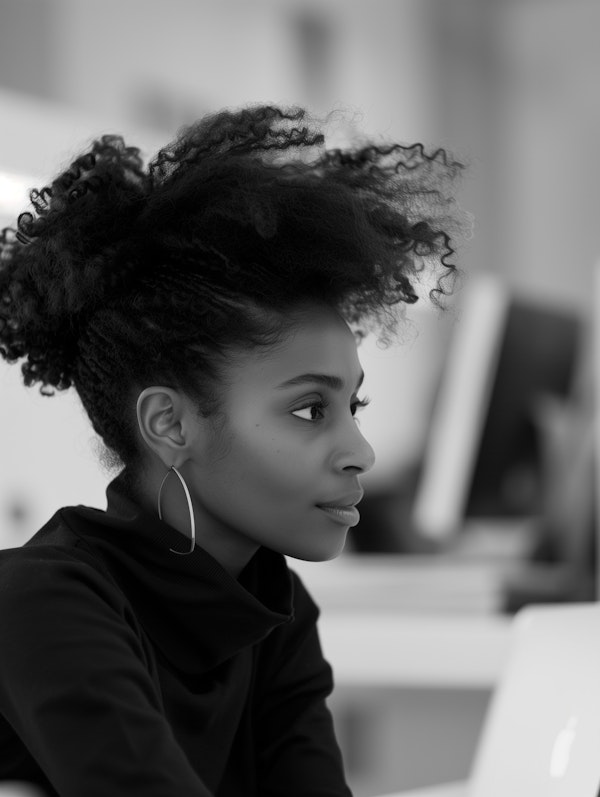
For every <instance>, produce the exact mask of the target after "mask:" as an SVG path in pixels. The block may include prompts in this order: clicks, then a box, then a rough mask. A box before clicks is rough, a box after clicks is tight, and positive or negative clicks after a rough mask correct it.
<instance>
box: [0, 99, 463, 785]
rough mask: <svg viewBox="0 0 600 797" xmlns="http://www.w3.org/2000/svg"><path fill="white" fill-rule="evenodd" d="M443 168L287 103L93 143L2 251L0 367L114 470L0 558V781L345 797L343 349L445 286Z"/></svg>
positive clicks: (350, 522) (354, 387)
mask: <svg viewBox="0 0 600 797" xmlns="http://www.w3.org/2000/svg"><path fill="white" fill-rule="evenodd" d="M459 169H460V167H459V165H458V164H456V163H453V162H451V161H449V160H448V159H447V158H446V155H445V153H443V152H441V151H440V152H438V153H436V154H434V155H431V156H429V155H427V154H425V152H424V151H423V148H422V147H421V146H419V145H417V146H415V147H412V148H405V147H401V146H399V145H394V146H389V147H376V146H360V147H357V148H355V149H354V150H347V151H339V150H336V151H327V150H326V149H325V146H324V135H323V132H322V130H321V129H320V128H319V126H318V125H316V124H313V123H311V122H309V121H308V120H307V115H306V114H305V112H304V111H303V110H301V109H291V110H288V109H280V108H276V107H270V106H268V107H267V106H264V107H252V108H246V109H242V110H240V111H233V112H227V111H225V112H221V113H219V114H216V115H214V116H209V117H207V118H205V119H203V120H201V121H200V122H198V123H197V124H196V125H194V126H192V127H190V128H188V129H186V130H184V131H183V132H182V134H181V135H180V137H179V138H178V140H177V141H176V142H175V143H174V144H173V145H171V146H169V147H167V148H165V149H164V150H162V151H161V152H160V153H159V154H158V155H157V157H156V158H155V159H154V161H153V162H152V163H151V164H150V165H149V168H148V169H147V170H146V169H145V168H144V166H143V164H142V161H141V159H140V157H139V152H138V150H137V149H134V148H131V147H127V146H125V144H124V142H123V141H122V139H121V138H119V137H117V136H105V137H103V138H102V139H100V140H99V141H97V142H95V143H94V144H93V146H92V148H91V150H90V151H89V152H88V153H86V154H84V155H82V156H81V157H79V158H77V159H76V160H75V161H74V162H73V164H72V165H71V166H70V167H69V168H68V169H67V170H66V171H65V172H64V173H62V174H60V175H59V176H58V177H57V178H56V179H55V180H54V182H53V183H52V185H51V186H50V187H49V188H44V189H42V190H41V191H39V192H36V191H34V192H32V195H31V199H32V203H33V206H34V210H35V213H26V214H23V215H22V216H21V217H20V218H19V222H18V225H17V228H16V229H14V230H10V229H9V230H5V231H4V235H3V242H2V259H1V261H0V263H1V268H0V352H1V353H2V355H3V357H4V358H5V359H6V360H8V361H9V362H14V361H17V360H24V362H23V365H22V368H23V374H24V381H25V384H27V385H31V384H34V383H40V384H41V389H42V391H43V392H47V393H52V392H53V389H58V390H63V389H66V388H68V387H70V386H73V387H74V388H75V389H76V390H77V392H78V394H79V396H80V398H81V401H82V403H83V405H84V407H85V409H86V411H87V413H88V415H89V417H90V420H91V422H92V424H93V427H94V429H95V430H96V432H97V433H98V434H99V435H100V436H101V438H102V439H103V441H104V443H105V445H106V450H107V457H108V458H109V459H110V460H111V462H112V464H114V465H116V466H117V467H118V468H119V470H120V473H119V475H118V476H117V478H116V479H115V480H114V481H113V482H112V483H111V484H110V485H109V487H108V490H107V499H108V501H107V509H106V511H100V510H97V509H91V508H87V507H83V506H77V507H66V508H63V509H61V510H60V511H59V512H57V513H56V515H55V516H54V517H53V518H52V519H51V520H50V521H49V522H48V523H47V524H46V525H45V526H44V527H43V528H42V529H41V530H40V531H39V532H38V533H37V534H36V535H35V536H34V537H33V538H32V539H31V540H30V541H29V542H27V543H26V544H25V545H24V546H23V547H21V548H18V549H13V550H9V551H5V552H3V553H2V555H1V557H0V583H1V588H0V634H1V639H2V652H1V654H0V715H1V717H0V741H1V747H0V750H1V752H0V779H4V780H20V781H28V782H31V783H35V784H38V785H40V786H41V787H43V788H44V789H45V790H46V791H47V792H48V793H49V794H59V795H61V797H70V795H73V797H75V796H77V797H81V795H86V797H93V796H94V795H103V797H105V796H106V795H111V797H118V796H119V795H132V794H140V795H144V797H151V795H157V797H158V795H160V797H169V796H170V795H173V797H175V795H177V797H182V795H189V796H190V797H191V796H192V795H194V796H197V797H208V795H221V796H222V797H234V795H236V796H237V795H240V796H241V795H244V797H250V795H260V797H267V796H268V795H287V796H288V797H289V795H303V796H304V797H306V795H322V796H323V797H324V796H325V795H348V794H349V790H348V787H347V785H346V783H345V779H344V774H343V766H342V762H341V757H340V753H339V749H338V747H337V744H336V741H335V737H334V731H333V727H332V722H331V717H330V714H329V712H328V709H327V707H326V703H325V701H326V698H327V696H328V695H329V693H330V691H331V689H332V676H331V671H330V668H329V666H328V664H327V663H326V662H325V661H324V659H323V657H322V654H321V649H320V646H319V640H318V634H317V626H316V622H317V615H318V609H317V607H316V606H315V604H314V602H313V601H312V600H311V598H310V596H309V595H308V593H307V592H306V590H305V588H304V587H303V585H302V583H301V582H300V580H299V579H298V578H297V576H296V575H294V574H293V573H292V572H291V571H290V570H288V568H287V565H286V560H285V558H284V555H288V556H291V557H296V558H300V559H306V560H314V561H322V560H327V559H331V558H333V557H335V556H337V555H338V554H339V553H340V552H341V551H342V549H343V547H344V542H345V539H346V535H347V533H348V530H349V528H350V527H352V526H354V525H356V523H357V522H358V511H357V509H356V505H357V504H358V502H359V501H360V499H361V496H362V489H361V486H360V477H361V475H362V474H363V473H364V472H366V471H367V470H368V469H369V468H370V467H371V465H372V464H373V459H374V454H373V451H372V449H371V447H370V446H369V444H368V443H367V441H366V440H365V439H364V438H363V436H362V435H361V433H360V429H359V427H358V426H357V424H356V420H355V414H356V412H357V411H358V410H359V409H360V408H361V406H363V405H364V403H365V400H364V399H363V398H361V396H360V394H359V389H360V385H361V382H362V379H363V374H362V370H361V367H360V363H359V360H358V356H357V341H358V339H359V338H360V335H361V334H364V333H365V332H366V331H368V330H369V329H373V330H375V331H376V332H377V333H378V334H379V336H380V337H381V338H382V339H384V340H385V339H387V338H389V337H390V335H391V334H393V332H394V329H395V327H396V325H397V324H398V320H399V318H400V316H401V313H400V312H399V308H401V307H402V306H403V304H405V303H412V302H414V301H416V298H417V296H416V293H415V290H414V287H413V282H414V278H415V277H416V275H417V274H418V272H419V271H420V270H421V269H422V268H423V266H424V264H426V263H428V262H429V263H435V262H437V263H438V264H440V263H441V266H442V270H443V272H444V273H445V274H446V275H447V276H449V277H450V282H449V283H447V284H444V283H443V280H444V275H443V274H442V277H441V278H440V281H439V282H438V283H437V286H436V288H435V289H434V291H433V298H434V299H436V297H440V296H442V295H443V294H444V293H445V292H448V291H449V289H450V288H451V283H452V277H453V276H454V266H453V265H451V264H449V263H448V261H447V258H448V256H449V255H451V254H452V249H451V247H450V238H449V230H450V226H449V225H451V224H452V208H453V205H452V197H451V194H450V193H449V189H450V188H451V185H452V182H453V180H454V178H455V177H456V175H457V173H458V171H459Z"/></svg>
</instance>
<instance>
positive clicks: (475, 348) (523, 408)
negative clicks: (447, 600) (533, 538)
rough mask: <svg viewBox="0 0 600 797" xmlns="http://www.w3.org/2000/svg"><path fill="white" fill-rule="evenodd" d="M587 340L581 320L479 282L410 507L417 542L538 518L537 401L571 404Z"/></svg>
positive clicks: (451, 358) (465, 310) (459, 332)
mask: <svg viewBox="0 0 600 797" xmlns="http://www.w3.org/2000/svg"><path fill="white" fill-rule="evenodd" d="M581 333H582V322H581V319H580V317H579V316H578V314H577V313H575V312H570V311H568V310H565V309H563V308H555V307H550V306H547V305H544V304H540V303H536V302H533V301H531V300H529V299H526V298H523V297H519V296H517V295H516V294H515V293H514V292H511V291H510V290H509V289H508V288H507V287H506V286H505V285H504V284H502V283H501V282H500V281H499V280H498V279H496V278H494V277H492V276H490V275H485V276H482V277H480V278H477V279H473V281H472V284H471V285H470V286H469V288H468V289H467V290H466V293H465V297H464V301H463V304H462V309H461V311H460V317H459V320H458V322H457V324H456V327H455V333H454V337H453V340H452V341H451V344H450V347H449V352H448V357H447V360H446V364H445V367H444V369H443V371H442V375H441V380H440V384H439V388H438V391H437V394H436V399H435V402H434V406H433V413H432V418H431V424H430V428H429V434H428V438H427V441H426V446H425V453H424V458H423V463H422V468H421V472H420V477H419V482H418V485H417V490H416V495H415V499H414V504H413V523H414V527H415V529H416V530H417V531H418V532H419V533H420V534H422V535H423V536H425V537H428V538H431V539H434V540H443V539H445V538H447V537H448V536H450V535H452V534H454V533H455V532H456V531H457V529H459V528H460V527H461V526H462V525H463V523H464V521H465V518H467V517H494V518H502V517H515V516H527V515H533V514H536V513H537V512H538V511H539V510H540V502H541V500H542V486H541V470H540V469H541V464H542V463H541V452H540V440H539V429H538V428H537V425H536V402H538V401H539V400H540V398H541V397H544V396H548V395H553V396H560V397H567V396H568V394H569V392H570V390H571V384H572V380H573V377H574V371H575V365H576V362H577V357H578V351H579V346H580V340H581Z"/></svg>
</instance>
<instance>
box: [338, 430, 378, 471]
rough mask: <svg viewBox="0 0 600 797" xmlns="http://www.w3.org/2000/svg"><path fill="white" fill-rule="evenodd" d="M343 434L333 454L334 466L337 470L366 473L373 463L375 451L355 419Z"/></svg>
mask: <svg viewBox="0 0 600 797" xmlns="http://www.w3.org/2000/svg"><path fill="white" fill-rule="evenodd" d="M351 423H352V426H351V427H348V431H346V433H345V434H344V436H343V438H342V440H341V443H340V446H339V449H338V451H337V452H336V455H335V466H336V468H337V469H338V470H350V469H352V470H356V471H357V472H359V473H366V471H368V470H370V469H371V468H372V467H373V465H374V463H375V452H374V451H373V448H372V447H371V444H370V443H369V441H368V440H367V439H366V437H365V436H364V435H363V434H362V432H361V431H360V429H359V428H358V425H357V423H356V421H354V420H353V421H352V422H351Z"/></svg>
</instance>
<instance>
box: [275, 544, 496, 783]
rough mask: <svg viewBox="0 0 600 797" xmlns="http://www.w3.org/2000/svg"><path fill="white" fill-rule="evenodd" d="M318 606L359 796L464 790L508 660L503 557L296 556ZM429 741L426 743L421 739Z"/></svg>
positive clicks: (337, 718)
mask: <svg viewBox="0 0 600 797" xmlns="http://www.w3.org/2000/svg"><path fill="white" fill-rule="evenodd" d="M290 566H291V567H292V569H294V570H296V572H298V574H299V575H300V577H301V578H302V580H303V581H304V583H305V584H306V586H307V588H308V590H309V591H310V593H311V594H312V595H313V597H314V599H315V601H316V602H317V604H318V605H319V606H320V608H321V617H320V619H319V633H320V637H321V643H322V646H323V651H324V654H325V657H326V658H327V660H328V661H329V662H330V664H331V665H332V668H333V672H334V678H335V684H336V689H335V691H334V694H333V697H332V701H331V708H332V711H333V714H334V719H335V721H336V727H337V729H338V736H339V739H340V743H341V745H342V750H343V753H344V758H345V761H346V765H347V772H348V778H349V781H350V784H351V786H352V788H353V790H354V793H355V794H357V795H361V794H374V793H381V794H385V792H386V791H388V792H391V790H392V789H394V788H395V789H402V788H403V787H404V789H405V792H404V793H402V792H399V793H398V797H400V795H401V797H464V794H465V792H464V786H463V787H459V786H457V785H454V784H453V785H449V786H444V787H443V789H442V787H440V788H436V789H431V788H428V789H420V790H417V791H414V790H413V791H406V789H408V788H411V787H413V786H414V785H416V784H419V783H432V782H433V783H444V782H452V781H457V780H459V779H460V778H465V777H467V776H468V772H469V768H470V764H471V760H472V755H473V752H474V749H475V744H476V741H477V738H478V733H479V728H480V727H481V723H482V721H483V717H484V715H485V711H486V708H487V701H488V700H489V695H490V693H491V692H492V690H493V688H494V686H495V684H496V683H497V681H498V678H499V676H500V674H501V672H502V668H503V666H504V662H505V660H506V657H507V654H508V649H509V639H510V633H511V619H512V618H511V617H509V616H508V615H505V614H502V613H500V611H499V609H500V607H501V605H502V600H503V585H504V577H505V575H506V569H508V565H507V564H505V565H501V566H499V567H497V566H495V565H493V564H489V563H476V562H465V561H459V560H457V559H456V558H452V559H447V558H444V557H437V558H432V557H427V558H425V557H419V556H417V557H414V556H406V557H402V556H378V555H375V556H373V555H368V556H364V555H361V556H353V555H349V556H342V557H340V558H339V559H338V560H335V561H333V562H327V563H312V562H298V561H292V562H290ZM424 740H427V744H424Z"/></svg>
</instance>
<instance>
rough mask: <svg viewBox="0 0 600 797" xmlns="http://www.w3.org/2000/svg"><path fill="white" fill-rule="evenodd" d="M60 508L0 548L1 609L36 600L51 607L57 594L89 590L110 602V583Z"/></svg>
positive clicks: (112, 589)
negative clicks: (17, 541) (20, 540)
mask: <svg viewBox="0 0 600 797" xmlns="http://www.w3.org/2000/svg"><path fill="white" fill-rule="evenodd" d="M63 512H64V510H62V509H61V510H59V511H58V512H56V514H55V515H53V517H52V518H50V520H49V521H48V522H47V523H46V524H45V525H44V526H42V528H41V529H40V530H39V531H38V532H36V533H35V534H34V535H33V537H31V539H29V540H28V541H27V542H26V543H24V544H23V545H21V546H20V547H16V548H5V549H2V550H0V612H6V610H7V609H8V608H10V607H11V606H13V607H14V606H15V605H19V602H22V601H23V600H24V599H25V596H26V598H27V602H28V603H31V602H32V601H36V600H38V601H39V602H40V604H41V605H45V606H47V607H48V608H50V607H51V605H52V602H53V600H54V598H55V597H56V596H57V595H59V594H60V595H65V594H72V596H73V598H74V599H75V598H77V599H78V600H81V598H82V595H86V594H89V593H90V592H93V593H94V594H95V595H96V596H97V597H98V596H100V595H101V596H103V598H104V600H105V601H106V600H109V601H110V602H114V601H115V599H118V598H117V596H116V590H115V584H114V581H113V579H112V578H111V575H110V573H109V572H108V570H107V569H106V566H105V565H104V564H103V562H102V560H101V559H100V558H99V557H98V556H96V555H95V554H94V550H93V548H91V546H89V545H88V544H87V543H86V542H85V540H84V539H82V537H81V536H79V535H78V534H77V533H76V532H75V531H74V530H73V529H72V528H71V526H70V525H69V524H67V522H66V521H65V519H64V516H63Z"/></svg>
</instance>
